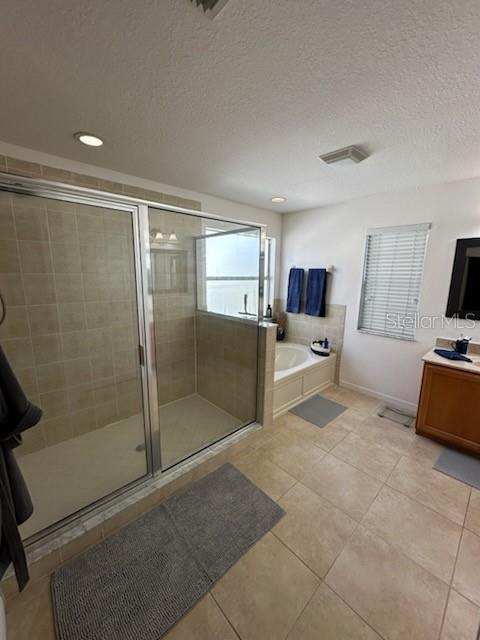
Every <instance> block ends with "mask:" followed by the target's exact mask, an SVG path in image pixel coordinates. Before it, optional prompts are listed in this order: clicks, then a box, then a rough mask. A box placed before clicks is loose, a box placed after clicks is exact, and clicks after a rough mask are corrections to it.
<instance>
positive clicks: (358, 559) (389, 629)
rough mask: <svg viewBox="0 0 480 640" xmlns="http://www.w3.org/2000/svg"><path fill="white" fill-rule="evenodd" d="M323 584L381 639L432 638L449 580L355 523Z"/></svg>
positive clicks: (440, 617) (419, 639)
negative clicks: (352, 531)
mask: <svg viewBox="0 0 480 640" xmlns="http://www.w3.org/2000/svg"><path fill="white" fill-rule="evenodd" d="M326 582H327V584H328V585H329V586H330V587H331V588H332V589H333V590H334V591H335V592H336V593H337V594H338V595H339V596H341V598H343V600H345V602H346V603H347V604H349V605H350V606H351V607H352V609H354V610H355V611H356V612H357V613H358V614H359V615H360V616H361V617H362V618H363V619H364V620H365V621H366V622H368V624H370V625H371V626H372V627H373V628H374V629H375V631H377V633H379V634H380V635H381V636H383V637H384V638H385V640H404V639H406V638H408V640H436V638H437V637H438V634H439V631H440V625H441V621H442V614H443V609H444V607H445V603H446V600H447V595H448V586H447V585H446V584H445V583H443V582H442V581H441V580H439V579H438V578H435V577H434V576H433V575H432V574H430V573H429V572H428V571H426V570H425V569H423V568H422V567H420V566H419V565H418V564H416V563H415V562H413V560H410V559H409V558H407V557H406V556H404V555H403V554H402V553H400V551H397V550H396V549H395V547H393V546H392V545H390V544H388V543H387V542H385V541H384V540H382V539H381V538H379V537H378V536H376V535H374V534H373V533H371V532H369V531H367V530H366V529H365V528H363V527H362V526H360V527H359V528H358V529H357V531H356V532H355V534H354V536H353V538H352V539H351V540H350V542H349V543H348V544H347V546H346V547H345V549H344V550H343V552H342V553H341V554H340V556H339V558H338V559H337V561H336V562H335V564H334V565H333V567H332V568H331V569H330V571H329V573H328V574H327V577H326Z"/></svg>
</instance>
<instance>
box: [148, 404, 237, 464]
mask: <svg viewBox="0 0 480 640" xmlns="http://www.w3.org/2000/svg"><path fill="white" fill-rule="evenodd" d="M159 411H160V446H161V455H162V467H163V468H166V467H170V466H171V465H172V464H175V463H176V462H178V461H179V460H182V459H183V458H186V457H187V456H189V455H191V454H192V453H194V452H195V451H198V450H199V449H203V448H204V447H206V446H207V445H208V444H210V443H211V442H215V440H219V439H220V438H222V437H224V436H225V435H227V434H229V433H232V431H235V430H236V429H238V428H239V427H240V426H241V425H242V422H241V421H240V420H239V419H238V418H235V417H234V416H232V415H230V414H229V413H227V412H226V411H223V409H220V408H219V407H217V406H216V405H214V404H212V403H211V402H209V401H208V400H205V398H203V397H202V396H200V395H198V394H194V395H191V396H187V397H186V398H181V399H180V400H176V401H175V402H170V403H169V404H166V405H163V406H162V407H160V410H159Z"/></svg>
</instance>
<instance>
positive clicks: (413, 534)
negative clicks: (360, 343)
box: [5, 386, 480, 640]
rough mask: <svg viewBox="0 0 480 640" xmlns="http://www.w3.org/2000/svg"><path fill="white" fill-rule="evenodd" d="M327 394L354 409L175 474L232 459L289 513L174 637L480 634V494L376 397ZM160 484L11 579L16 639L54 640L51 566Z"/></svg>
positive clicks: (463, 637)
mask: <svg viewBox="0 0 480 640" xmlns="http://www.w3.org/2000/svg"><path fill="white" fill-rule="evenodd" d="M323 395H325V396H327V397H329V398H331V399H332V400H335V401H337V402H340V403H341V404H344V405H346V406H347V407H348V409H347V411H345V412H344V413H343V414H342V415H341V416H339V417H338V418H337V419H336V420H334V421H333V422H332V423H330V424H329V425H327V426H326V427H325V428H323V429H318V428H317V427H315V426H313V425H311V424H309V423H308V422H305V421H304V420H302V419H301V418H298V417H297V416H293V415H292V414H289V413H287V414H285V415H283V416H281V417H280V418H278V419H277V420H276V421H275V423H274V425H273V428H271V429H264V430H261V431H257V432H255V433H251V434H250V435H248V437H245V438H243V440H242V441H241V442H239V443H238V445H235V446H233V447H231V448H229V449H227V450H225V451H223V452H222V453H221V454H219V457H218V458H217V459H216V460H211V461H207V462H206V463H205V466H203V467H202V468H200V467H198V468H197V469H194V470H192V471H191V472H189V473H188V474H187V475H186V476H183V477H182V478H179V479H178V480H177V482H178V483H182V482H185V483H188V482H190V481H191V480H193V479H194V478H196V477H199V475H201V474H204V473H207V472H208V471H209V470H211V469H213V468H214V467H215V466H217V465H218V464H221V463H222V462H224V461H226V460H230V461H231V462H232V463H233V464H234V465H236V466H237V467H238V469H239V470H240V471H242V472H243V473H245V474H246V475H247V476H248V477H249V478H250V479H251V480H252V481H253V482H255V483H256V484H257V485H258V486H259V487H260V488H261V489H263V490H264V491H265V492H266V493H268V495H270V496H271V497H272V498H273V499H275V500H277V501H278V502H279V503H280V505H281V506H282V507H283V508H284V509H285V511H286V516H285V517H284V518H283V519H282V520H281V521H280V522H279V523H278V525H277V526H276V527H274V529H273V530H272V531H271V532H270V533H269V534H267V535H266V536H264V538H262V539H261V540H260V541H259V542H258V543H257V544H256V545H255V546H254V547H253V548H252V549H251V550H250V551H249V552H248V553H247V554H246V555H245V556H244V557H243V558H242V559H241V560H240V561H239V562H238V563H236V564H235V565H234V566H233V567H232V568H231V569H230V570H229V571H228V572H227V573H226V575H225V576H224V577H223V578H222V579H221V580H220V581H219V582H218V583H217V585H216V586H215V587H214V589H213V591H212V593H211V594H209V595H208V596H206V597H205V598H204V599H203V600H202V601H201V602H200V603H199V604H198V605H197V606H196V607H195V608H194V609H193V610H192V611H191V612H190V613H189V614H188V615H186V616H185V617H184V618H183V619H182V620H181V621H180V622H179V624H178V625H177V626H176V627H175V628H174V629H172V630H171V631H170V632H169V634H167V636H166V639H168V640H180V639H181V640H185V639H186V638H195V639H196V640H207V639H208V640H213V639H214V638H222V640H223V639H227V638H228V639H229V640H230V638H231V639H232V640H233V639H234V638H240V639H241V640H264V638H275V640H313V639H317V638H325V639H326V640H334V639H335V640H337V639H340V638H352V639H353V638H355V639H356V638H359V639H360V638H362V639H364V640H381V639H383V640H398V639H399V638H408V639H411V640H476V635H477V631H478V625H479V623H480V581H479V578H478V571H477V568H476V566H477V558H478V554H479V553H480V537H479V536H480V499H479V495H480V492H478V491H476V490H474V489H471V488H470V487H469V486H467V485H464V484H462V483H461V482H458V481H457V480H454V479H453V478H449V477H448V476H445V475H443V474H441V473H439V472H437V471H435V470H433V469H432V462H433V460H435V459H436V457H437V456H438V452H439V447H438V446H437V445H436V444H435V443H432V442H431V441H429V440H425V439H424V438H422V437H420V436H417V435H416V434H415V433H414V432H413V430H412V429H406V428H405V427H402V426H399V425H397V424H395V423H391V422H389V421H388V420H384V419H381V418H378V417H377V416H376V415H375V413H376V411H377V409H378V401H377V400H375V399H373V398H370V397H367V396H363V395H360V394H358V393H354V392H352V391H349V390H347V389H344V388H341V387H335V386H332V387H330V388H329V389H328V390H325V391H324V392H323ZM236 437H237V436H236ZM179 486H180V485H179V484H176V486H175V485H174V488H173V486H171V487H170V488H169V492H171V491H172V490H176V489H178V488H179ZM162 491H163V493H162ZM162 491H160V492H158V493H157V494H150V496H148V497H145V498H144V501H143V503H141V504H136V505H133V506H131V507H130V509H128V510H126V511H124V512H123V513H122V514H121V515H118V516H114V517H112V518H110V521H108V520H107V521H104V522H103V524H102V525H97V527H96V528H94V529H90V532H89V533H88V534H85V536H84V537H83V538H79V539H76V540H74V541H73V542H70V543H68V544H67V545H66V546H65V547H64V548H62V550H61V551H57V552H53V553H52V554H51V556H50V557H45V558H44V560H43V562H42V561H40V563H38V566H37V567H36V569H35V572H34V575H35V577H34V580H33V581H32V584H31V585H30V586H29V587H28V588H27V590H26V591H25V592H24V593H23V594H21V595H13V593H12V592H13V589H12V586H13V585H12V583H11V582H10V583H8V584H5V587H6V590H7V596H8V600H7V613H8V621H9V624H10V628H9V633H10V636H9V638H10V640H24V638H29V640H40V639H41V640H53V639H54V637H55V636H54V626H53V619H52V610H51V600H50V589H49V576H48V574H49V573H50V571H51V570H52V569H53V568H54V567H55V566H56V565H57V564H58V563H59V562H62V561H65V560H66V559H68V558H69V557H71V556H72V555H76V554H78V553H80V552H81V551H82V549H84V548H86V547H87V546H91V545H92V544H95V543H96V542H98V541H100V540H101V538H102V537H103V536H106V535H109V534H110V533H112V532H113V531H114V530H115V529H116V528H118V527H119V526H121V525H122V524H125V523H126V522H127V521H128V520H131V519H133V518H135V517H138V515H139V514H140V513H141V511H143V510H146V509H148V508H152V507H153V506H155V505H156V504H158V502H159V501H160V500H163V499H164V498H165V497H166V491H167V488H166V487H165V489H163V490H162ZM36 564H37V563H36ZM42 576H43V577H42Z"/></svg>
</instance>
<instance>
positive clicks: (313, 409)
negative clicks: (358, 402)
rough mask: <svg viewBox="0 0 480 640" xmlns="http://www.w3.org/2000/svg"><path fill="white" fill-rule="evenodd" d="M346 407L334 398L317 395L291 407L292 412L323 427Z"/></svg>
mask: <svg viewBox="0 0 480 640" xmlns="http://www.w3.org/2000/svg"><path fill="white" fill-rule="evenodd" d="M346 408H347V407H344V406H343V404H338V403H337V402H333V400H329V399H328V398H323V397H322V396H319V395H316V396H312V397H311V398H309V399H308V400H305V402H302V403H301V404H297V406H296V407H293V409H290V412H291V413H294V414H295V415H296V416H298V417H299V418H303V419H304V420H307V422H311V423H312V424H314V425H316V426H317V427H320V428H321V427H325V426H326V425H327V424H328V423H329V422H331V421H332V420H335V418H336V417H337V416H339V415H340V414H341V413H343V412H344V411H345V409H346Z"/></svg>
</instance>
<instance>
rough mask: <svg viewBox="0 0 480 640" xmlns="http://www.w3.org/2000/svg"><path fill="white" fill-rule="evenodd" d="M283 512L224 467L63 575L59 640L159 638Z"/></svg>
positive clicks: (55, 590)
mask: <svg viewBox="0 0 480 640" xmlns="http://www.w3.org/2000/svg"><path fill="white" fill-rule="evenodd" d="M283 515H284V511H283V509H281V507H279V506H278V505H277V504H276V503H275V502H274V501H273V500H271V499H270V498H269V497H268V496H267V495H265V494H264V493H263V491H261V490H260V489H259V488H258V487H257V486H255V485H254V484H253V483H252V482H250V480H248V479H247V478H246V477H245V476H244V475H243V474H242V473H240V471H238V470H237V469H236V468H235V467H233V466H232V465H230V464H226V465H224V466H223V467H221V468H220V469H218V470H217V471H214V472H213V473H211V474H210V475H208V476H206V477H205V478H203V479H201V480H199V481H198V482H196V483H195V484H194V485H192V486H191V487H190V488H189V489H187V490H186V491H185V492H183V493H181V494H179V495H176V496H173V497H172V498H170V499H169V500H167V501H166V502H165V503H164V504H162V505H160V507H158V508H156V509H154V510H153V511H150V512H149V513H147V514H146V515H144V516H143V517H141V518H140V519H139V520H136V521H135V522H132V523H131V524H129V525H127V526H126V527H124V528H123V529H121V530H120V531H119V532H118V533H116V534H115V535H113V536H111V537H109V538H107V539H106V540H105V541H104V542H102V543H100V544H99V545H97V546H95V547H93V548H92V549H90V550H89V551H87V552H86V553H84V554H83V555H81V556H79V557H77V558H74V559H73V560H71V561H70V562H68V563H66V564H65V565H63V566H62V567H61V568H60V569H58V570H57V571H55V573H54V576H53V580H52V594H53V601H54V606H55V618H56V624H57V635H58V638H59V640H119V639H121V640H159V638H161V637H162V636H163V635H164V634H165V633H166V632H167V631H168V630H169V629H170V628H171V627H172V626H173V625H174V624H175V623H176V622H177V621H178V620H180V618H181V617H182V616H183V615H184V614H185V613H186V612H187V611H189V610H190V609H191V608H192V607H193V605H194V604H195V603H196V602H197V601H198V600H200V598H202V597H203V596H204V595H205V594H206V593H207V592H208V591H209V590H210V589H211V587H212V586H213V584H214V583H215V582H216V581H217V580H218V579H219V578H220V577H221V576H222V575H223V574H224V573H225V572H226V571H227V570H228V569H229V568H230V567H231V566H232V565H233V564H234V563H235V562H236V561H237V560H239V559H240V558H241V556H242V555H243V554H244V553H245V552H246V551H247V550H248V549H249V548H250V547H251V546H252V545H253V544H254V543H255V542H256V541H257V540H259V539H260V538H261V537H262V536H263V535H264V534H265V533H267V532H268V531H269V530H270V529H271V527H272V526H273V525H274V524H276V523H277V522H278V521H279V520H280V518H281V517H282V516H283Z"/></svg>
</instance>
